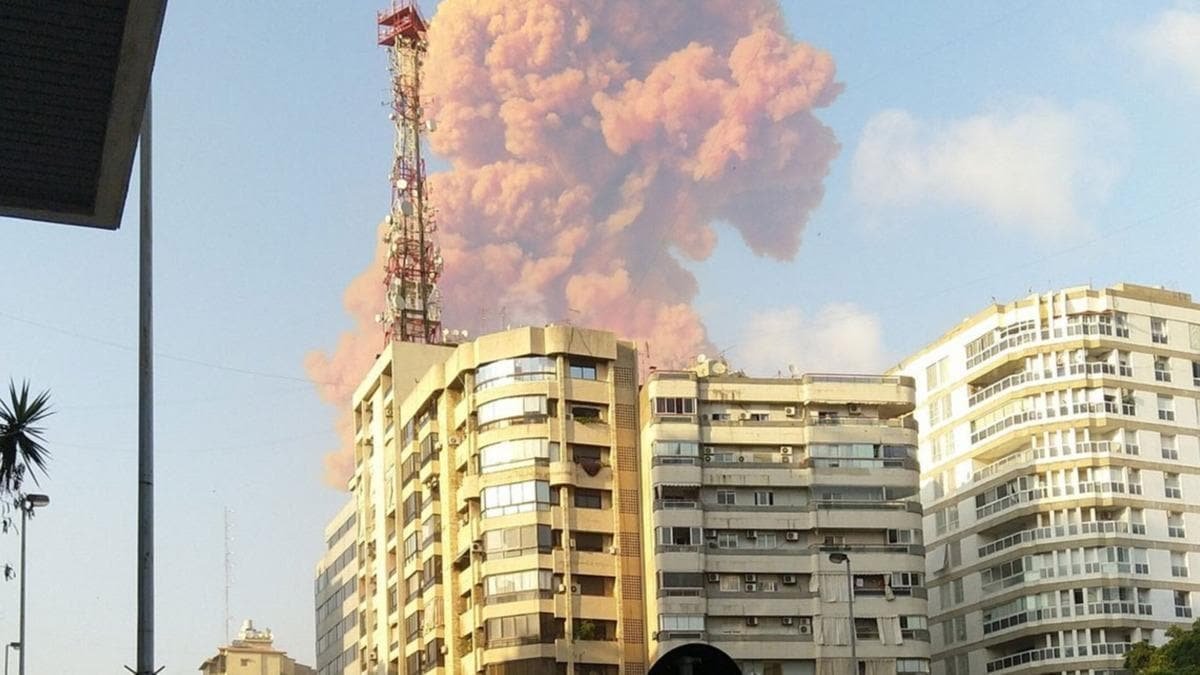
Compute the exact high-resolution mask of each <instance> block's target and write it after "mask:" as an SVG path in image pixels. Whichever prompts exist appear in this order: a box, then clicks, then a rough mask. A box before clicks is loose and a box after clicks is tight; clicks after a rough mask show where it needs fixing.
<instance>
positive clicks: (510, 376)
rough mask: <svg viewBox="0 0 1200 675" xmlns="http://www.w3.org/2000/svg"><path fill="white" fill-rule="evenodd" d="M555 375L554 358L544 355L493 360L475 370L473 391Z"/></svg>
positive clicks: (552, 377)
mask: <svg viewBox="0 0 1200 675" xmlns="http://www.w3.org/2000/svg"><path fill="white" fill-rule="evenodd" d="M556 376H557V367H556V366H555V363H554V359H552V358H548V357H545V356H523V357H520V358H516V359H505V360H503V361H493V362H492V363H488V364H484V365H482V366H479V368H477V369H476V370H475V391H477V392H478V391H483V390H484V389H488V388H491V387H498V386H500V385H504V384H512V383H514V382H536V381H539V380H553V379H554V378H555V377H556Z"/></svg>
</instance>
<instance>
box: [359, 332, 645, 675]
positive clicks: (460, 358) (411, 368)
mask: <svg viewBox="0 0 1200 675" xmlns="http://www.w3.org/2000/svg"><path fill="white" fill-rule="evenodd" d="M636 373H637V363H636V353H635V351H634V348H633V347H632V345H630V344H628V343H624V342H621V341H618V340H617V339H616V338H615V337H614V336H613V335H612V334H611V333H606V332H601V331H593V330H585V329H579V328H574V327H571V326H549V327H545V328H521V329H516V330H510V331H505V332H502V333H497V334H493V335H488V336H484V337H481V338H479V339H477V340H475V341H473V342H469V343H465V344H460V345H457V346H449V347H447V346H430V345H417V344H403V343H400V344H394V345H390V346H389V347H388V348H387V349H386V350H385V351H384V353H383V354H381V355H380V357H379V358H378V359H377V361H376V363H375V364H374V366H373V368H372V370H371V371H370V373H369V374H368V376H367V378H366V380H365V381H364V382H363V384H362V385H361V386H360V387H359V389H358V390H357V391H356V393H355V395H354V416H355V455H356V456H355V459H356V468H355V473H354V478H353V479H352V481H351V489H352V492H353V494H354V499H355V513H356V518H357V523H358V524H357V527H356V530H357V534H356V536H357V546H358V551H357V555H358V559H359V571H358V583H357V597H356V602H357V606H358V627H359V636H360V637H359V654H358V665H359V671H358V672H362V673H371V674H387V675H414V674H416V673H486V674H487V675H558V674H559V673H580V674H582V675H617V674H618V673H630V674H637V675H641V673H643V672H644V670H645V663H646V654H645V644H646V639H647V637H648V636H647V635H646V631H645V627H644V623H643V622H644V605H643V602H642V599H643V595H644V592H645V589H644V588H643V586H642V559H641V546H640V539H639V532H640V527H641V519H640V510H639V509H640V505H641V502H640V495H639V487H640V486H639V483H638V476H639V473H638V469H639V467H638V459H637V441H638V428H637V380H636Z"/></svg>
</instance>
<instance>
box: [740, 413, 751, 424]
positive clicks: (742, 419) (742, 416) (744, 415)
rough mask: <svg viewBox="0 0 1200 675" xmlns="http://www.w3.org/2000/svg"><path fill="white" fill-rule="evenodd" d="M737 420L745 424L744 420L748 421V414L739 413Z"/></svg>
mask: <svg viewBox="0 0 1200 675" xmlns="http://www.w3.org/2000/svg"><path fill="white" fill-rule="evenodd" d="M738 419H739V420H741V421H743V422H745V421H746V420H748V419H750V413H746V412H744V413H740V414H739V415H738Z"/></svg>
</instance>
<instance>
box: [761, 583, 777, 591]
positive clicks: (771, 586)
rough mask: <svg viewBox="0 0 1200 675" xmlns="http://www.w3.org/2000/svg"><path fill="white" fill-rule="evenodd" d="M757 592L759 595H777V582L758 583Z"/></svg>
mask: <svg viewBox="0 0 1200 675" xmlns="http://www.w3.org/2000/svg"><path fill="white" fill-rule="evenodd" d="M758 591H759V592H760V593H777V592H779V582H778V581H760V582H758Z"/></svg>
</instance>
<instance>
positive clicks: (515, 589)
mask: <svg viewBox="0 0 1200 675" xmlns="http://www.w3.org/2000/svg"><path fill="white" fill-rule="evenodd" d="M483 589H484V594H485V595H486V597H487V599H488V602H510V601H513V600H520V599H522V598H521V597H520V596H517V595H516V594H518V593H519V594H528V593H540V592H544V593H551V592H553V591H554V572H553V571H551V570H523V571H520V572H509V573H508V574H495V575H492V576H489V577H484V578H483ZM506 596H507V597H506Z"/></svg>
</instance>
